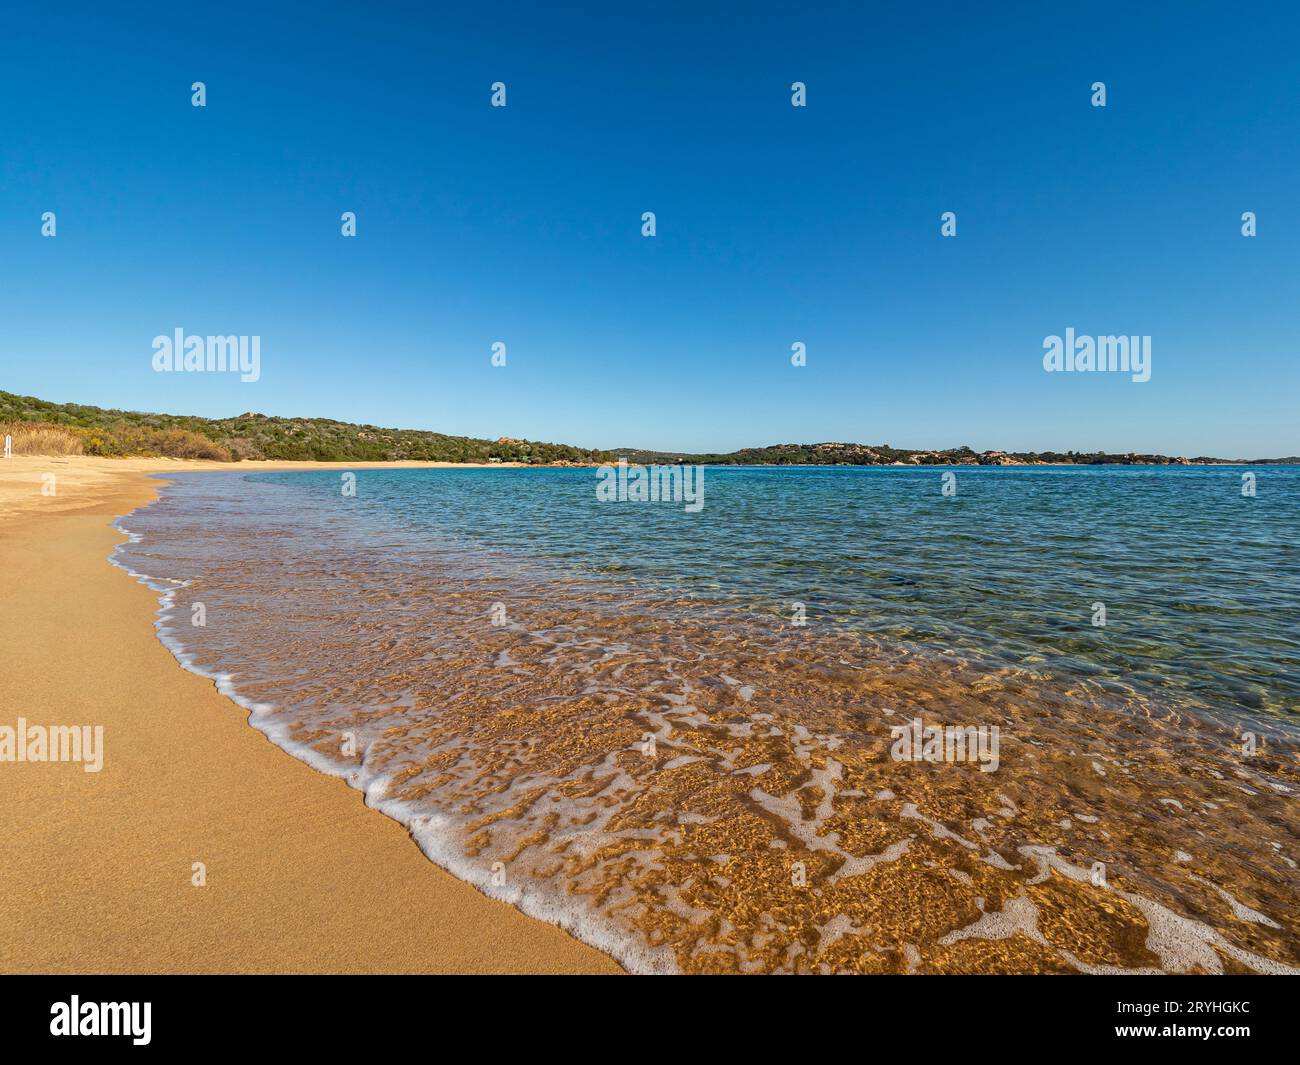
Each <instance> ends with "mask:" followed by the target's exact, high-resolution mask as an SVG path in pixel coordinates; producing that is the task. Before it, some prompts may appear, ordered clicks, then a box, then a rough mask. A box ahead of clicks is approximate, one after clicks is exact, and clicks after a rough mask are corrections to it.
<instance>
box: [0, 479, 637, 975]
mask: <svg viewBox="0 0 1300 1065" xmlns="http://www.w3.org/2000/svg"><path fill="white" fill-rule="evenodd" d="M2 461H3V464H2V465H0V544H2V545H3V551H0V588H3V595H2V597H0V641H2V642H3V646H4V656H3V659H2V660H0V724H4V725H9V726H13V725H14V724H15V722H16V721H17V719H18V718H25V719H26V720H27V721H28V722H29V723H32V724H39V725H92V726H94V725H102V726H103V730H104V760H103V768H102V771H100V772H97V773H89V772H85V771H84V770H83V767H82V766H81V765H78V764H69V763H54V762H51V763H44V764H21V763H4V764H0V775H2V776H3V781H4V788H3V795H4V805H5V811H6V818H5V822H6V823H5V830H4V832H3V834H2V835H0V897H3V898H4V900H5V901H4V904H3V906H2V907H0V970H2V971H5V972H45V973H64V972H80V973H119V972H149V973H208V972H237V973H270V972H287V973H315V972H321V973H327V972H328V973H343V972H367V973H369V972H394V973H407V972H462V973H505V972H527V973H541V972H549V973H615V972H619V971H620V970H619V967H618V966H617V965H616V964H615V963H614V962H613V961H612V960H610V959H609V958H607V957H606V956H605V955H603V954H601V953H599V952H597V951H595V950H593V949H592V948H590V947H587V946H585V945H584V944H582V943H579V942H578V941H577V940H575V939H573V938H571V937H570V936H568V935H567V934H566V933H565V932H563V931H561V930H560V929H558V928H556V927H554V926H551V925H548V924H545V923H542V922H539V921H535V920H533V919H531V918H529V917H526V916H524V915H523V914H521V913H519V912H518V911H516V910H514V909H513V908H511V907H509V906H507V905H505V904H504V903H501V902H497V901H495V900H492V899H489V898H487V897H485V896H483V895H481V894H480V893H479V892H477V891H476V890H474V889H473V888H472V887H470V886H469V885H467V884H464V883H462V882H461V881H459V880H456V879H455V878H453V877H452V876H450V875H449V874H447V873H445V872H444V871H442V870H441V869H439V868H438V867H436V866H435V865H433V864H432V863H431V862H430V861H428V860H427V859H426V858H425V857H424V856H423V855H422V854H421V853H420V851H419V850H418V848H417V847H416V846H415V844H414V843H413V842H412V840H411V839H410V838H409V836H408V834H407V832H406V830H405V829H404V828H402V827H401V826H400V825H398V824H397V823H396V822H394V821H392V820H390V819H389V818H387V817H385V816H384V815H382V814H380V813H379V812H377V811H375V810H371V809H369V808H367V807H366V806H365V805H364V802H363V800H362V796H361V795H360V794H359V793H358V792H356V791H354V790H352V789H351V788H349V787H348V786H347V785H346V784H345V783H344V782H343V781H341V780H339V779H334V778H330V777H327V776H324V775H322V774H320V773H318V772H316V771H314V770H313V769H311V768H309V767H308V766H307V765H305V764H303V763H302V762H299V761H297V760H295V759H294V758H292V757H290V756H289V755H288V754H286V753H285V752H283V751H281V750H280V749H278V748H277V747H275V746H273V745H272V744H271V743H270V742H268V740H267V739H266V738H265V737H264V736H263V735H262V734H261V733H259V732H257V731H256V730H254V729H252V728H250V727H249V726H248V725H247V724H246V721H245V717H246V715H245V713H244V711H243V710H241V709H239V708H238V707H237V706H236V705H235V704H234V703H232V702H230V701H229V700H227V699H225V698H224V697H222V696H221V695H219V694H218V693H217V691H216V690H215V688H214V687H213V686H212V685H211V684H210V683H209V682H207V681H205V680H204V679H202V678H200V677H198V676H196V675H194V674H191V673H188V672H186V671H184V670H182V669H181V667H180V666H179V665H178V664H177V663H176V661H175V659H174V658H173V657H172V655H171V654H170V652H169V651H167V650H166V648H164V647H163V646H162V644H161V643H159V641H158V640H157V639H156V637H155V634H154V631H153V617H154V610H155V608H156V596H155V594H154V593H153V592H152V591H150V590H149V589H147V588H146V587H144V586H143V585H141V584H139V583H137V582H136V581H134V580H133V579H132V578H131V577H130V576H129V575H128V574H127V573H125V572H124V571H122V570H121V569H118V568H116V567H114V566H112V565H110V564H109V563H108V562H107V561H106V556H107V555H108V554H109V553H110V552H111V551H112V549H113V546H114V545H115V544H116V543H118V542H119V541H120V540H121V539H123V537H122V535H121V534H120V533H119V532H118V531H117V530H116V529H114V528H112V527H111V526H110V522H112V520H113V519H114V518H115V517H117V516H119V515H121V514H124V513H127V512H129V511H131V510H132V509H134V508H136V507H139V506H141V505H143V504H144V503H146V502H148V501H149V500H150V499H151V498H153V496H154V495H155V494H156V490H157V487H158V482H157V481H153V480H150V479H149V477H148V476H147V475H148V474H150V473H156V472H167V471H180V470H195V469H222V468H236V469H243V470H253V469H273V468H275V469H284V468H311V467H315V466H321V465H328V468H331V469H355V468H361V467H363V466H366V465H411V466H433V465H447V464H437V463H409V464H365V463H360V464H356V465H354V466H350V467H344V466H340V465H338V464H315V463H261V462H258V463H252V462H245V463H239V464H233V465H229V466H227V465H226V464H221V463H211V462H184V461H175V460H166V459H127V460H112V459H95V458H87V457H80V456H77V457H59V458H44V457H35V456H18V457H14V458H12V459H8V460H2ZM48 474H53V475H54V478H55V480H54V482H53V484H54V494H53V495H45V494H42V491H41V490H42V486H43V485H45V484H47V483H48V481H47V480H46V475H48ZM195 863H202V864H203V867H204V868H205V870H206V885H205V886H202V887H198V886H194V885H193V884H192V877H194V875H195V873H194V868H195Z"/></svg>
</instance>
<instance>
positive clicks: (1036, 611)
mask: <svg viewBox="0 0 1300 1065" xmlns="http://www.w3.org/2000/svg"><path fill="white" fill-rule="evenodd" d="M945 472H950V473H952V474H954V475H955V479H956V480H955V484H956V494H955V495H950V496H945V495H944V494H943V493H942V491H941V488H942V477H943V475H944V473H945ZM1243 472H1246V471H1244V470H1243V468H1241V467H1165V468H1160V467H1143V466H1133V467H1117V466H1098V467H1064V468H1062V467H1028V468H1024V467H1018V468H999V467H974V468H972V467H956V468H941V467H932V468H919V469H916V468H898V467H885V468H845V467H832V468H776V469H773V468H744V467H741V468H736V467H710V468H708V469H707V471H706V474H705V505H704V507H703V509H702V510H700V511H699V512H697V513H688V512H686V510H685V509H684V507H683V506H682V505H681V504H671V503H635V502H608V503H602V502H599V501H597V499H596V493H595V474H594V472H593V471H592V470H587V469H575V470H552V469H541V470H400V471H398V470H366V471H361V472H359V474H358V477H359V488H358V494H357V496H356V497H355V498H352V499H346V500H341V499H340V487H339V486H340V475H339V474H336V473H332V472H321V473H266V474H254V475H252V476H251V480H253V481H257V482H264V483H267V484H275V485H279V486H283V487H284V488H285V489H288V490H290V491H291V492H292V493H293V494H294V496H295V498H298V499H301V500H302V505H303V506H316V507H328V508H330V510H329V512H333V511H334V510H335V509H336V508H337V507H339V506H342V505H344V504H346V505H347V506H348V507H349V508H350V513H352V514H353V515H354V516H358V517H360V516H362V515H364V519H365V520H366V521H367V522H373V523H376V524H377V525H378V526H382V527H384V528H386V529H388V530H390V533H391V534H393V535H396V536H397V537H398V541H399V542H400V541H401V539H402V538H403V537H406V536H411V535H415V534H417V533H419V532H420V531H423V533H424V534H425V535H435V534H436V535H437V536H439V537H442V538H445V539H451V540H459V541H468V542H472V543H475V544H477V545H480V546H482V547H484V548H487V549H490V550H491V551H493V552H495V553H499V554H505V555H509V556H514V557H518V558H524V559H528V560H530V562H532V563H535V564H537V565H539V566H542V567H545V568H546V569H548V570H549V571H550V572H551V573H553V574H554V573H565V574H572V575H576V576H579V577H581V578H583V579H586V580H591V581H595V582H601V583H602V584H603V585H604V586H605V587H607V588H609V589H611V590H617V588H618V587H620V586H626V587H629V588H632V587H636V588H639V589H645V590H656V591H664V592H670V593H673V594H682V595H688V596H694V597H698V598H700V599H701V600H704V601H708V602H721V603H725V604H728V605H730V606H736V607H741V608H745V609H750V610H754V611H758V612H762V613H767V614H771V615H773V616H774V617H785V618H787V619H788V618H791V617H794V616H795V610H796V606H795V604H803V607H804V615H805V617H806V620H807V625H808V626H809V627H810V628H812V629H815V628H817V627H820V626H835V627H850V628H856V629H860V630H864V631H867V632H870V633H872V634H875V635H877V636H878V637H881V638H885V639H888V640H896V641H902V642H906V643H908V644H909V645H917V646H919V647H922V648H928V649H930V650H934V651H940V652H943V653H945V654H951V655H956V656H958V657H961V658H963V659H972V660H979V661H988V662H990V663H994V664H998V665H1020V666H1028V667H1031V668H1035V669H1038V670H1042V671H1045V672H1047V673H1049V674H1052V675H1063V676H1064V677H1065V678H1068V677H1070V676H1075V675H1077V676H1084V677H1088V678H1091V679H1092V680H1094V681H1097V682H1101V683H1113V684H1115V685H1118V686H1120V687H1123V688H1128V689H1134V690H1138V691H1141V692H1144V693H1146V694H1153V693H1159V694H1163V695H1166V696H1176V697H1177V699H1178V700H1179V703H1180V705H1181V706H1182V707H1183V708H1185V709H1195V708H1197V707H1203V708H1207V709H1215V710H1219V711H1226V712H1228V713H1233V712H1241V713H1243V714H1245V715H1246V716H1249V715H1250V712H1263V713H1266V714H1268V715H1270V716H1272V715H1281V716H1282V717H1291V716H1293V715H1296V714H1297V711H1300V467H1295V466H1269V467H1253V468H1251V469H1250V470H1249V471H1248V472H1251V473H1253V474H1254V475H1255V477H1256V495H1255V496H1254V497H1247V496H1243V495H1242V473H1243ZM1098 603H1100V604H1103V605H1104V608H1105V622H1106V623H1105V626H1104V627H1101V626H1098V625H1094V623H1093V621H1094V617H1097V616H1098V611H1097V609H1096V607H1095V605H1094V604H1098Z"/></svg>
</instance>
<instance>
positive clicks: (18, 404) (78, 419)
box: [0, 391, 613, 465]
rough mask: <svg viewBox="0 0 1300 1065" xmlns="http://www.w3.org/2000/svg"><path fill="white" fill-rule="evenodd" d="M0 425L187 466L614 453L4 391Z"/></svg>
mask: <svg viewBox="0 0 1300 1065" xmlns="http://www.w3.org/2000/svg"><path fill="white" fill-rule="evenodd" d="M0 422H5V423H8V422H13V423H28V424H30V423H38V424H40V425H44V426H50V425H53V426H59V427H61V428H63V429H65V430H67V431H68V432H70V433H72V434H73V435H75V436H76V437H77V438H78V439H79V440H80V443H81V447H80V449H79V450H81V451H82V452H83V453H85V454H88V455H172V456H175V457H180V458H214V459H234V460H238V459H282V460H292V459H300V460H301V459H306V460H312V461H316V462H392V461H397V460H401V459H410V460H417V461H423V462H490V461H493V460H496V461H499V462H525V463H531V464H536V465H565V464H573V465H586V464H589V463H593V462H597V463H598V462H605V461H609V460H610V459H612V457H613V456H612V455H611V454H610V453H609V452H603V451H593V450H591V449H589V448H580V447H571V446H569V445H568V444H547V443H539V442H537V441H532V440H515V439H512V438H510V437H501V438H500V439H499V440H479V439H475V438H474V437H468V436H447V435H445V434H443V433H431V432H425V431H423V430H419V429H383V428H380V427H378V426H374V425H353V424H352V423H350V422H337V421H333V420H331V419H329V418H272V417H268V416H267V415H265V414H256V413H254V412H252V411H250V412H248V413H246V414H240V415H239V416H238V417H234V418H198V417H193V416H190V415H178V414H145V413H140V412H138V411H123V410H105V409H104V408H102V407H89V406H84V405H83V404H80V403H48V402H46V401H45V400H41V399H36V398H34V397H32V396H18V395H14V394H13V393H12V392H4V391H0Z"/></svg>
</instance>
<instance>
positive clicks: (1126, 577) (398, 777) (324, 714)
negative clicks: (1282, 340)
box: [116, 467, 1300, 973]
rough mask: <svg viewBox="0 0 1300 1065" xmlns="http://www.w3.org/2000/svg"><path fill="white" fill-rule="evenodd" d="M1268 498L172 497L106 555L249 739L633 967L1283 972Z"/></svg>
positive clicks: (1290, 913)
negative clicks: (146, 586)
mask: <svg viewBox="0 0 1300 1065" xmlns="http://www.w3.org/2000/svg"><path fill="white" fill-rule="evenodd" d="M1242 472H1243V471H1242V470H1241V469H1239V468H1150V467H1131V468H1128V467H1096V468H1089V467H1081V468H1073V467H1071V468H1008V469H1002V468H971V467H958V468H953V469H944V468H924V469H915V468H868V469H856V468H830V469H797V468H796V469H790V468H786V469H758V468H753V469H746V468H731V467H727V468H709V469H707V470H706V472H705V475H704V488H705V491H704V507H703V509H702V510H699V511H697V512H691V511H687V510H686V509H685V505H684V502H678V503H669V502H657V503H650V502H645V503H638V502H630V501H624V502H601V501H599V500H598V498H597V492H596V488H597V484H598V477H597V474H596V471H594V470H591V469H562V470H561V469H556V470H550V469H539V470H529V469H500V470H493V469H486V470H479V469H476V470H450V469H444V470H357V471H345V470H338V471H319V472H292V473H277V472H262V473H259V472H249V473H245V472H242V471H239V472H232V473H194V474H181V475H178V476H174V477H172V478H169V479H170V480H172V481H173V482H174V483H173V484H171V485H170V486H169V487H167V488H165V489H164V491H163V492H162V495H161V497H160V498H159V500H158V501H157V502H156V503H154V504H152V505H150V506H148V507H145V508H142V509H141V510H139V511H137V512H135V513H133V514H131V515H129V516H127V517H126V518H124V519H123V520H122V523H121V527H122V528H123V529H125V530H128V531H129V532H130V533H131V540H130V542H129V543H127V544H124V545H122V547H121V548H120V549H119V552H118V553H117V556H116V560H117V561H118V562H119V563H120V564H123V565H125V566H126V567H127V568H129V569H130V570H132V571H133V572H135V573H136V574H137V575H147V579H148V580H149V581H150V583H151V584H152V585H153V586H154V587H156V588H157V589H158V590H159V591H160V592H162V593H164V594H163V598H162V604H163V606H162V610H161V612H160V619H159V623H158V626H159V635H160V637H161V638H162V639H163V641H164V642H165V643H166V644H167V645H168V646H169V647H170V648H171V649H172V650H173V651H174V652H175V653H176V655H177V657H178V659H179V660H180V661H181V662H182V664H184V665H185V666H186V667H187V668H189V669H191V670H193V671H195V672H197V673H199V674H201V675H203V676H206V677H209V678H211V679H212V680H213V681H214V682H215V683H216V684H217V686H218V688H219V690H221V691H222V692H224V693H225V694H227V695H229V696H230V697H231V698H233V699H235V700H236V701H238V702H239V703H240V704H241V705H242V706H244V707H245V708H247V709H248V710H249V711H250V716H249V720H250V723H251V724H252V725H253V726H254V727H256V728H258V729H260V730H262V731H263V732H265V733H266V735H267V736H268V737H269V738H270V739H271V740H272V741H273V742H275V743H277V744H279V745H280V746H282V747H283V748H284V749H285V750H287V751H289V752H291V753H292V754H294V755H295V756H296V757H298V758H301V759H303V760H304V761H306V762H308V763H309V764H311V765H313V766H315V767H316V768H318V769H320V770H322V771H323V772H327V773H333V774H336V775H338V776H341V777H343V778H344V779H346V780H348V781H349V782H350V783H351V784H352V785H353V786H355V787H356V788H358V789H359V790H361V791H363V792H364V794H365V795H366V801H367V802H368V803H370V804H371V805H372V806H375V807H377V808H378V809H380V810H382V811H383V812H385V813H386V814H388V815H389V816H391V817H393V818H395V819H397V820H398V821H400V822H401V823H402V824H403V825H405V826H407V827H408V829H409V830H410V832H411V834H412V836H413V837H414V839H415V841H416V842H417V843H418V845H419V846H420V847H421V848H422V849H423V850H424V852H425V853H426V854H427V855H428V856H429V857H430V858H431V859H432V860H434V861H436V862H437V863H439V864H440V865H442V866H443V867H444V868H446V869H448V870H450V871H451V872H452V873H454V874H455V875H456V876H458V877H461V878H462V879H464V880H466V881H468V882H469V883H472V884H474V885H476V886H477V887H479V888H480V889H481V890H483V891H485V892H487V893H488V894H491V895H494V896H495V897H498V898H502V899H504V900H506V901H508V902H510V903H512V904H513V905H516V906H518V907H519V908H520V909H522V910H524V911H525V912H526V913H529V914H532V915H534V916H538V917H541V918H543V919H546V920H550V921H554V922H556V923H559V924H561V925H563V926H564V927H566V928H570V929H572V930H573V931H574V932H575V933H576V934H577V935H579V936H580V937H582V938H583V939H585V940H586V941H587V942H589V943H592V944H594V945H596V946H598V947H600V948H601V949H604V950H607V951H609V952H610V953H611V954H613V955H614V956H615V957H617V958H618V959H620V960H621V961H622V962H623V963H624V964H625V965H627V966H628V967H629V968H631V969H634V970H637V971H644V972H674V971H687V972H911V971H926V972H1058V971H1060V972H1078V971H1082V972H1112V971H1127V972H1146V971H1163V972H1190V971H1201V972H1220V971H1224V966H1225V965H1226V964H1229V963H1230V964H1231V965H1232V966H1236V967H1244V968H1246V969H1249V970H1251V971H1256V972H1290V973H1294V972H1300V918H1298V917H1297V916H1296V915H1300V898H1298V897H1297V892H1300V880H1297V877H1296V869H1297V868H1298V867H1300V854H1298V853H1296V849H1297V841H1300V813H1297V808H1296V805H1295V801H1294V796H1295V794H1296V793H1297V791H1300V778H1298V777H1297V769H1296V767H1297V762H1296V758H1295V751H1296V741H1297V740H1300V715H1298V714H1297V709H1298V708H1300V632H1298V631H1297V619H1300V557H1298V555H1297V532H1296V530H1297V521H1296V518H1297V516H1298V514H1297V508H1298V503H1297V501H1298V500H1300V469H1297V468H1294V467H1262V468H1256V469H1253V470H1250V471H1248V472H1251V473H1254V475H1255V477H1256V486H1257V494H1256V495H1255V496H1253V497H1249V496H1243V495H1242V492H1241V486H1242V478H1241V474H1242ZM945 476H947V477H951V478H955V480H953V481H951V482H950V483H951V484H952V485H955V494H949V495H945V494H944V492H943V487H944V484H945ZM353 478H355V482H354V483H355V489H356V492H355V495H350V494H345V493H344V491H343V489H344V488H345V487H347V486H350V485H351V484H352V479H353ZM200 606H201V607H202V610H200V609H199V608H200ZM1103 610H1104V614H1105V618H1104V620H1105V624H1104V625H1097V624H1094V619H1096V620H1098V621H1100V620H1102V618H1101V614H1102V611H1103ZM200 616H201V617H202V619H203V620H202V622H201V623H199V622H196V620H195V619H196V617H200ZM922 720H924V721H925V722H926V723H928V724H930V725H938V726H953V727H956V728H958V729H967V728H974V729H976V730H977V731H978V730H984V732H985V734H986V735H989V734H991V733H992V732H996V733H997V735H998V736H1000V740H999V742H1000V753H999V755H998V759H997V763H996V765H990V766H986V765H984V764H981V765H978V766H977V765H974V764H973V763H972V762H971V761H970V760H969V759H960V758H955V759H954V760H953V761H952V762H951V763H949V762H948V761H947V760H944V761H942V762H939V763H937V764H931V763H929V762H926V761H920V762H918V761H916V760H915V759H908V758H905V757H904V758H900V757H898V756H897V755H896V752H895V750H894V748H893V742H894V739H895V729H896V727H898V726H900V725H902V724H905V723H908V722H913V721H916V722H917V723H918V725H917V727H920V726H919V723H920V722H921V721H922ZM986 768H988V769H989V771H988V772H986V771H985V769H986ZM796 863H797V869H798V874H799V878H800V879H799V881H798V882H796V878H795V877H794V871H795V869H796ZM1098 865H1100V866H1101V867H1102V868H1104V869H1105V870H1106V871H1107V872H1106V877H1105V879H1104V880H1101V881H1098V880H1097V879H1096V877H1095V870H1096V868H1097V867H1098ZM809 887H811V888H812V890H808V888H809ZM918 900H920V901H918ZM998 912H1001V913H1003V914H1004V915H1007V916H1006V918H1005V919H1003V920H998V921H994V922H992V923H989V922H988V921H985V919H984V916H982V915H992V914H995V913H998ZM1251 913H1254V914H1255V916H1254V917H1250V916H1249V915H1250V914H1251ZM1241 914H1247V918H1245V919H1243V918H1242V917H1241ZM1027 927H1034V928H1036V929H1037V933H1036V935H1037V938H1035V937H1033V936H1026V935H1020V934H1017V933H1016V929H1017V928H1027Z"/></svg>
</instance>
